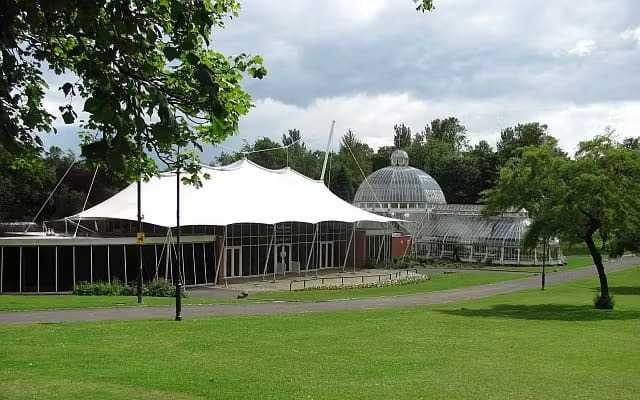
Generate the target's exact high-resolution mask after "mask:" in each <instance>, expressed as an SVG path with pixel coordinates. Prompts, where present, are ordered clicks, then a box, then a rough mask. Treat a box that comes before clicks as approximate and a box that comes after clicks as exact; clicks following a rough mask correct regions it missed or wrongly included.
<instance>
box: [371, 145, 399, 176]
mask: <svg viewBox="0 0 640 400" xmlns="http://www.w3.org/2000/svg"><path fill="white" fill-rule="evenodd" d="M395 149H396V148H395V147H394V146H382V147H380V148H378V151H376V152H375V154H373V156H372V158H371V171H377V170H379V169H381V168H384V167H388V166H389V165H390V164H391V153H393V151H394V150H395Z"/></svg>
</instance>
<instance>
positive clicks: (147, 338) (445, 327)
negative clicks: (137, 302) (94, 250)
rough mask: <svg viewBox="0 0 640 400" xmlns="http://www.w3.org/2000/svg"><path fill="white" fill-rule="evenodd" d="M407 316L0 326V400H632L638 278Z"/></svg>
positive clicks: (637, 274) (629, 275)
mask: <svg viewBox="0 0 640 400" xmlns="http://www.w3.org/2000/svg"><path fill="white" fill-rule="evenodd" d="M610 282H611V286H612V291H613V293H614V294H615V296H616V300H617V305H616V309H615V310H614V311H599V310H594V309H592V307H591V298H592V296H593V295H594V294H595V290H596V287H597V283H596V282H595V280H593V279H590V280H585V281H580V282H574V283H570V284H566V285H559V286H555V287H553V288H551V289H549V290H547V291H545V292H542V291H539V290H532V291H528V292H521V293H516V294H509V295H501V296H496V297H492V298H487V299H483V300H479V301H475V302H466V303H460V304H454V305H447V306H437V307H422V308H413V309H401V310H398V309H394V310H376V311H365V312H337V313H311V314H301V315H276V316H251V317H215V318H203V319H196V320H188V321H183V322H182V323H175V322H171V321H129V322H104V323H69V324H66V323H65V324H42V325H28V326H1V327H0V343H2V344H3V345H2V346H0V359H1V360H2V363H0V393H2V397H3V398H15V399H31V398H41V397H42V398H48V399H67V398H78V397H84V398H95V399H112V398H125V397H128V398H142V399H144V398H149V399H151V398H153V399H200V398H232V399H247V398H263V399H286V398H291V399H294V398H295V399H298V398H310V399H388V398H394V399H418V398H429V399H431V398H447V399H469V398H474V399H504V398H517V399H524V398H531V399H533V398H547V399H584V398H606V399H633V398H637V393H638V392H639V391H640V380H638V379H637V377H638V372H639V371H640V370H639V369H638V365H640V350H638V349H640V335H638V332H640V270H638V269H637V268H636V269H634V270H632V271H626V272H621V273H612V274H610Z"/></svg>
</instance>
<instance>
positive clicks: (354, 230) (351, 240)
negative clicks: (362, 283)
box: [342, 222, 356, 272]
mask: <svg viewBox="0 0 640 400" xmlns="http://www.w3.org/2000/svg"><path fill="white" fill-rule="evenodd" d="M355 232H356V225H355V222H354V224H353V228H352V229H351V237H350V238H349V243H348V244H347V251H346V252H345V253H344V262H343V263H342V272H344V270H345V268H346V266H347V259H348V258H349V251H350V250H351V242H353V235H354V234H355Z"/></svg>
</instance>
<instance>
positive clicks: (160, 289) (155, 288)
mask: <svg viewBox="0 0 640 400" xmlns="http://www.w3.org/2000/svg"><path fill="white" fill-rule="evenodd" d="M142 293H143V294H144V295H145V296H153V297H173V296H175V295H176V287H175V286H173V284H172V283H171V282H169V281H167V280H166V279H158V280H153V281H151V282H149V284H148V285H147V286H145V287H144V290H143V291H142ZM183 296H184V291H183Z"/></svg>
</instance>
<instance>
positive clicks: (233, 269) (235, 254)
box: [224, 246, 242, 278]
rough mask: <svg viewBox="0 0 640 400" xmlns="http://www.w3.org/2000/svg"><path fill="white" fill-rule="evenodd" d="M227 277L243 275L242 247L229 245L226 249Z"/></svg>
mask: <svg viewBox="0 0 640 400" xmlns="http://www.w3.org/2000/svg"><path fill="white" fill-rule="evenodd" d="M224 258H225V265H226V270H225V272H226V275H225V276H226V277H227V278H235V277H237V276H242V247H240V246H237V247H227V248H225V250H224Z"/></svg>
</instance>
